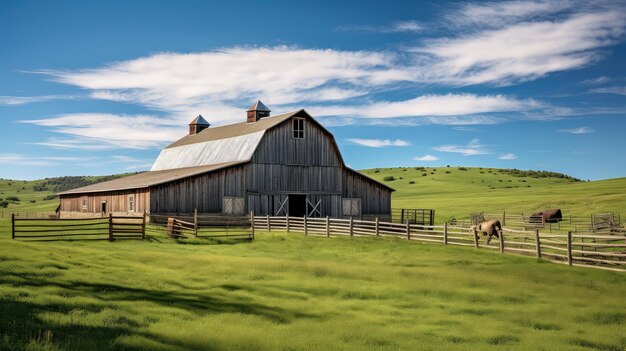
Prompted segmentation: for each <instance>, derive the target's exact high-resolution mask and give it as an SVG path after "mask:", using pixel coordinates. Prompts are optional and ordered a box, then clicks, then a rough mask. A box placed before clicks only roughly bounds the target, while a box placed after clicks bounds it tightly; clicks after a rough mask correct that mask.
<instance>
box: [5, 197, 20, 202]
mask: <svg viewBox="0 0 626 351" xmlns="http://www.w3.org/2000/svg"><path fill="white" fill-rule="evenodd" d="M7 201H16V202H19V201H20V198H19V197H17V196H7Z"/></svg>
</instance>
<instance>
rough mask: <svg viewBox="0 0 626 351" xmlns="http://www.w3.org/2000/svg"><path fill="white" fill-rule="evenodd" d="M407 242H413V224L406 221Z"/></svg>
mask: <svg viewBox="0 0 626 351" xmlns="http://www.w3.org/2000/svg"><path fill="white" fill-rule="evenodd" d="M406 240H411V224H410V223H409V221H406Z"/></svg>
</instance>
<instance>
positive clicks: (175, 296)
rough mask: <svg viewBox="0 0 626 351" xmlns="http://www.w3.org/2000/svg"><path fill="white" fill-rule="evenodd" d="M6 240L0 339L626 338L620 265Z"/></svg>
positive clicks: (175, 343) (297, 244)
mask: <svg viewBox="0 0 626 351" xmlns="http://www.w3.org/2000/svg"><path fill="white" fill-rule="evenodd" d="M209 243H210V242H208V241H202V240H196V241H186V242H184V243H182V242H181V243H177V242H176V241H174V240H171V239H165V238H161V239H153V240H151V241H150V242H139V241H135V242H130V241H126V242H114V243H108V242H95V243H94V242H73V243H67V242H53V243H49V242H40V243H34V242H20V241H11V240H10V239H6V236H3V238H2V239H0V349H30V350H57V349H62V350H66V349H69V350H97V349H136V350H189V349H198V350H227V349H230V350H235V349H246V350H362V349H373V350H399V349H401V350H415V349H426V350H478V349H480V350H610V351H612V350H616V351H617V350H620V351H623V350H624V348H625V347H626V334H624V329H625V326H626V300H624V295H623V294H624V291H626V276H624V275H623V274H620V273H615V272H605V271H600V270H594V269H585V268H570V267H566V266H561V265H556V264H552V263H542V262H537V261H536V260H535V259H532V258H527V257H517V256H512V255H502V254H498V253H493V252H486V251H482V250H476V249H473V248H462V247H445V246H442V245H428V244H419V243H413V242H411V243H407V242H406V241H403V240H399V239H397V240H396V239H390V238H353V239H350V238H331V239H327V238H316V237H303V236H302V235H301V234H295V233H292V234H288V235H287V234H284V233H274V232H273V233H260V234H258V235H257V240H256V241H255V242H252V243H239V244H233V245H211V244H209Z"/></svg>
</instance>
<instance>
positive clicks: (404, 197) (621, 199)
mask: <svg viewBox="0 0 626 351" xmlns="http://www.w3.org/2000/svg"><path fill="white" fill-rule="evenodd" d="M361 172H363V173H364V174H366V175H368V176H370V177H372V178H374V179H376V180H379V181H381V182H384V183H385V184H387V185H389V186H391V187H392V188H394V189H396V192H395V193H394V194H393V198H392V199H393V200H392V201H393V203H392V207H394V208H432V209H435V211H436V215H437V222H441V221H443V220H447V219H450V218H453V217H454V218H463V217H467V216H468V215H469V213H470V212H480V211H485V212H500V211H502V210H506V211H507V212H509V213H520V212H524V213H528V212H532V211H536V210H540V209H547V208H561V209H563V210H564V212H565V213H566V214H569V213H571V214H573V215H575V216H586V215H590V214H592V213H601V212H615V213H616V214H617V213H619V212H622V215H626V178H616V179H607V180H599V181H593V182H587V181H580V180H578V179H575V178H572V177H569V176H567V175H564V174H560V173H554V172H540V171H518V170H510V169H497V168H471V167H396V168H376V169H366V170H362V171H361ZM124 175H128V174H119V175H109V176H99V177H60V178H48V179H42V180H35V181H22V180H5V179H0V204H1V203H2V202H3V201H6V202H7V203H6V205H7V207H6V208H3V207H1V206H0V211H3V212H18V211H54V210H55V209H56V207H57V205H58V198H56V197H55V196H54V194H55V193H56V192H59V191H63V190H66V189H71V188H74V187H78V186H84V185H89V184H93V183H95V182H99V181H104V180H109V179H114V178H118V177H122V176H124ZM390 177H393V180H389V179H390ZM14 197H17V198H18V199H19V201H15V200H11V199H14ZM624 218H626V216H624Z"/></svg>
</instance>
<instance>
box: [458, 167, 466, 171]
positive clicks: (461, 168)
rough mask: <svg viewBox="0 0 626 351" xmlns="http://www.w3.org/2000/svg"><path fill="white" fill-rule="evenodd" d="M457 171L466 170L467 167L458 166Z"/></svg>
mask: <svg viewBox="0 0 626 351" xmlns="http://www.w3.org/2000/svg"><path fill="white" fill-rule="evenodd" d="M459 171H467V168H465V167H459Z"/></svg>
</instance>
